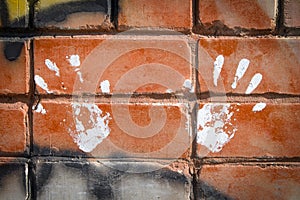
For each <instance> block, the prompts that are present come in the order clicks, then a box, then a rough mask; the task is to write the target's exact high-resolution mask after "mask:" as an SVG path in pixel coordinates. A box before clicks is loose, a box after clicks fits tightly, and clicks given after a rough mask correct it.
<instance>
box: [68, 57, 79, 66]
mask: <svg viewBox="0 0 300 200" xmlns="http://www.w3.org/2000/svg"><path fill="white" fill-rule="evenodd" d="M66 58H67V60H68V61H69V63H70V65H71V66H73V67H79V66H80V57H79V55H70V57H69V56H66Z"/></svg>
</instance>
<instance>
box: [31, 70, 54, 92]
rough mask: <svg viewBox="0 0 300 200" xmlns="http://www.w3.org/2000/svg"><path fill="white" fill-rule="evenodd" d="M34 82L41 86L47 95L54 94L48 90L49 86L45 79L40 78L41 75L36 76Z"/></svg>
mask: <svg viewBox="0 0 300 200" xmlns="http://www.w3.org/2000/svg"><path fill="white" fill-rule="evenodd" d="M34 81H35V83H36V84H37V85H38V86H40V87H41V88H42V89H43V90H45V91H46V92H47V93H49V94H51V93H53V92H52V91H50V90H49V89H48V85H47V83H46V82H45V81H44V79H43V78H42V77H40V76H39V75H35V76H34Z"/></svg>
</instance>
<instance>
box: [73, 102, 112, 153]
mask: <svg viewBox="0 0 300 200" xmlns="http://www.w3.org/2000/svg"><path fill="white" fill-rule="evenodd" d="M72 107H73V109H74V114H75V118H74V119H75V122H76V133H74V132H72V131H70V135H71V136H72V137H73V140H74V142H75V143H76V144H77V145H78V147H79V149H81V150H82V151H84V152H91V151H93V150H94V148H96V146H97V145H98V144H100V143H101V142H102V141H103V139H105V138H106V137H107V136H108V135H109V133H110V128H109V126H108V124H109V120H110V114H109V113H106V115H103V114H102V110H101V109H99V108H98V106H97V105H96V104H91V103H81V104H80V103H73V104H72Z"/></svg>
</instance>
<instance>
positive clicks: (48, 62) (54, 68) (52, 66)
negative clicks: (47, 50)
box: [45, 59, 59, 76]
mask: <svg viewBox="0 0 300 200" xmlns="http://www.w3.org/2000/svg"><path fill="white" fill-rule="evenodd" d="M45 65H46V66H47V67H48V69H50V70H51V71H54V72H56V73H55V75H56V76H59V69H58V67H57V66H56V63H54V62H52V61H51V60H50V59H46V60H45Z"/></svg>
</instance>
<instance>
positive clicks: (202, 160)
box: [194, 157, 300, 165]
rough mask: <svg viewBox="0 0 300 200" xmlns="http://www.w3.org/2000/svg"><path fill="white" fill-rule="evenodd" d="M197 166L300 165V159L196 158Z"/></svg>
mask: <svg viewBox="0 0 300 200" xmlns="http://www.w3.org/2000/svg"><path fill="white" fill-rule="evenodd" d="M194 162H195V163H196V165H199V164H200V165H204V164H206V165H215V164H226V163H227V164H230V163H232V164H241V163H299V164H300V157H252V158H247V157H223V158H221V157H212V158H195V159H194Z"/></svg>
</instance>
